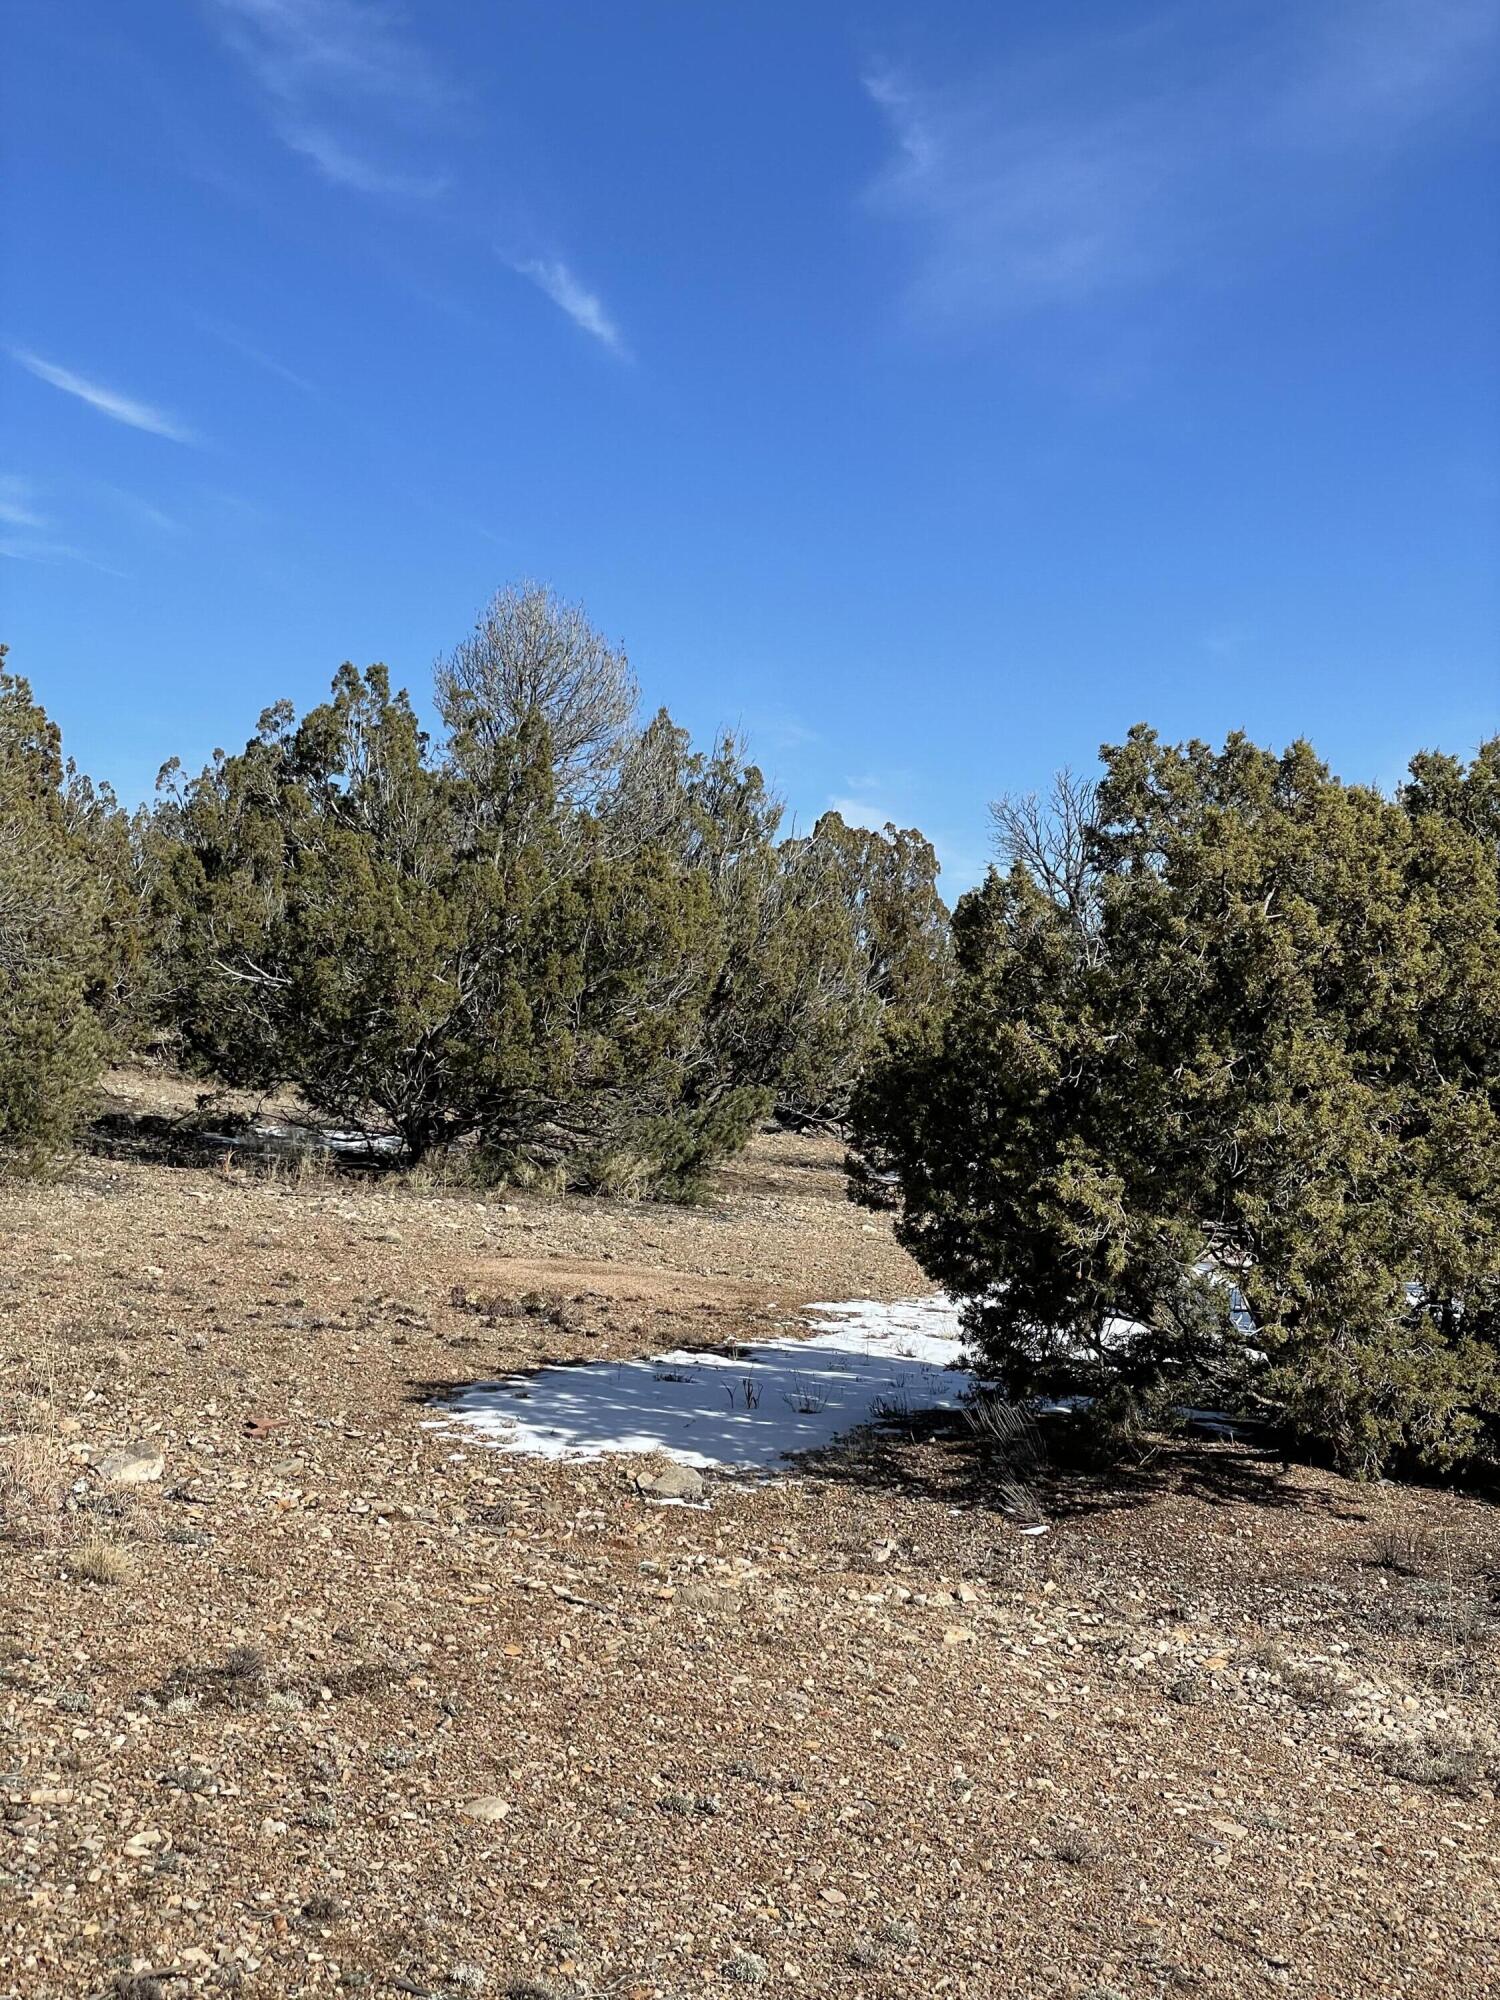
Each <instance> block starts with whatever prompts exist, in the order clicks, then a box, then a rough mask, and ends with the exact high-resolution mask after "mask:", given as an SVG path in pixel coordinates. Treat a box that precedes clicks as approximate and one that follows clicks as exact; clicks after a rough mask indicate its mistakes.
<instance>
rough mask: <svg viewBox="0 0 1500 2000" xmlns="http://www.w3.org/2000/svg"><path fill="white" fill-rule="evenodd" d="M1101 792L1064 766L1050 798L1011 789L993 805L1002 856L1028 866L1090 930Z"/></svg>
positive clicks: (1084, 928) (1094, 910)
mask: <svg viewBox="0 0 1500 2000" xmlns="http://www.w3.org/2000/svg"><path fill="white" fill-rule="evenodd" d="M1098 790H1099V788H1098V786H1097V785H1096V784H1094V783H1093V782H1092V781H1091V780H1090V779H1087V778H1079V777H1077V776H1075V775H1074V773H1073V772H1072V771H1069V770H1062V771H1059V772H1058V774H1057V776H1056V777H1055V778H1054V779H1053V780H1052V783H1051V785H1050V786H1049V787H1048V790H1047V795H1046V797H1045V798H1043V797H1042V796H1041V795H1040V794H1039V793H1036V792H1025V793H1007V794H1006V795H1005V797H1004V798H999V799H995V800H994V801H993V802H992V804H991V806H990V823H991V825H992V826H993V827H994V829H995V846H996V848H997V849H998V851H999V853H1000V856H1001V859H1002V860H1004V861H1006V862H1008V863H1009V864H1010V865H1011V867H1016V866H1020V867H1023V868H1024V869H1025V870H1026V872H1027V874H1028V875H1030V877H1031V879H1032V880H1033V881H1034V882H1035V883H1036V884H1037V886H1038V887H1039V888H1041V889H1044V890H1045V891H1046V893H1047V894H1048V896H1050V897H1051V899H1052V901H1053V902H1054V903H1056V904H1057V906H1058V908H1059V909H1062V910H1066V911H1067V912H1068V914H1069V916H1070V917H1072V919H1073V921H1074V922H1075V923H1076V924H1077V925H1078V926H1079V928H1080V929H1081V930H1082V931H1084V932H1089V931H1092V930H1093V928H1094V924H1095V919H1096V916H1097V880H1096V871H1095V869H1094V867H1093V854H1092V851H1091V847H1090V834H1091V832H1092V830H1093V826H1094V821H1095V817H1096V814H1097V810H1098Z"/></svg>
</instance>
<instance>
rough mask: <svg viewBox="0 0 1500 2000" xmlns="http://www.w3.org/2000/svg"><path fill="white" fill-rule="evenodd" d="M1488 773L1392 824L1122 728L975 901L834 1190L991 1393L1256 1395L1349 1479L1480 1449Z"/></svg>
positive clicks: (1495, 1311) (1490, 1103)
mask: <svg viewBox="0 0 1500 2000" xmlns="http://www.w3.org/2000/svg"><path fill="white" fill-rule="evenodd" d="M1497 765H1500V755H1497V746H1496V745H1489V746H1487V747H1486V749H1485V750H1484V751H1482V752H1481V754H1480V757H1479V758H1478V760H1477V761H1476V763H1475V764H1474V765H1473V766H1472V767H1470V768H1469V769H1468V770H1467V771H1466V770H1464V769H1463V768H1462V767H1460V766H1458V765H1456V764H1454V763H1452V762H1451V760H1446V759H1441V758H1419V759H1418V760H1417V761H1416V763H1415V764H1414V766H1413V776H1412V782H1411V785H1410V786H1409V787H1408V788H1407V789H1406V791H1405V792H1404V793H1403V794H1402V796H1401V797H1400V798H1399V799H1397V800H1394V801H1392V800H1387V799H1383V798H1381V797H1380V796H1379V795H1377V794H1376V793H1374V792H1371V791H1368V790H1365V789H1362V788H1359V787H1348V786H1344V785H1341V784H1339V783H1338V782H1337V781H1335V780H1334V779H1332V778H1331V777H1330V776H1329V774H1328V772H1327V771H1326V769H1325V768H1324V767H1323V766H1322V765H1321V764H1320V763H1319V762H1318V761H1317V759H1316V758H1315V757H1314V756H1313V754H1312V752H1311V751H1310V750H1309V749H1308V747H1307V746H1306V745H1305V744H1297V745H1294V746H1293V747H1292V748H1291V749H1290V750H1288V751H1287V752H1286V753H1285V754H1284V755H1282V756H1280V757H1277V756H1275V755H1272V754H1271V753H1269V752H1266V751H1263V750H1259V749H1257V748H1256V747H1255V746H1253V745H1251V744H1250V743H1248V742H1246V741H1245V740H1244V739H1243V738H1242V737H1238V736H1236V737H1231V738H1230V740H1229V741H1228V742H1227V743H1226V745H1225V747H1224V749H1223V750H1222V751H1220V752H1214V751H1213V750H1211V749H1210V748H1208V747H1207V746H1205V745H1203V744H1198V743H1194V744H1189V745H1187V746H1185V747H1183V748H1175V749H1174V748H1170V747H1167V746H1164V745H1162V744H1161V743H1159V742H1158V740H1157V739H1156V737H1155V736H1154V735H1153V734H1152V733H1151V732H1150V731H1148V730H1145V729H1137V730H1134V731H1132V733H1131V735H1130V737H1129V739H1128V741H1127V742H1126V743H1125V744H1123V745H1121V746H1119V747H1118V748H1114V749H1108V750H1106V751H1105V752H1104V767H1105V772H1104V778H1103V781H1102V783H1101V784H1100V786H1099V788H1098V793H1097V797H1096V798H1095V799H1094V800H1093V801H1092V803H1091V810H1090V812H1089V813H1088V815H1087V817H1086V819H1083V820H1081V821H1080V822H1079V823H1078V825H1077V827H1076V829H1075V833H1076V840H1075V852H1074V853H1073V855H1072V856H1071V859H1070V862H1069V865H1066V866H1062V867H1058V868H1052V867H1041V866H1038V865H1036V864H1035V861H1034V858H1033V857H1034V854H1035V851H1036V850H1035V845H1034V843H1026V842H1022V844H1021V848H1020V851H1019V852H1018V853H1016V854H1015V856H1014V858H1013V860H1012V865H1011V866H1010V868H1009V869H1008V871H1007V872H1005V873H1003V874H1002V873H1000V872H999V871H995V870H992V871H991V873H990V876H989V878H988V880H987V881H986V883H985V884H984V886H983V887H982V888H980V889H978V890H976V891H974V892H973V893H972V894H971V895H970V896H968V897H966V898H964V900H963V901H962V903H961V904H960V906H959V909H958V912H957V915H956V918H955V927H954V928H955V944H956V953H957V961H958V978H957V985H956V991H955V997H954V1003H953V1007H952V1011H951V1013H950V1015H949V1016H948V1018H947V1020H946V1022H945V1023H944V1024H943V1025H942V1027H941V1028H940V1029H931V1028H929V1029H928V1030H927V1031H926V1032H925V1033H919V1034H917V1035H916V1036H913V1037H908V1038H907V1039H906V1040H905V1042H903V1043H898V1045H897V1046H896V1047H895V1048H894V1049H893V1050H892V1052H891V1054H890V1055H889V1057H888V1059H887V1060H885V1061H883V1062H882V1063H881V1064H879V1065H878V1066H877V1068H876V1069H875V1070H874V1072H873V1073H872V1074H871V1076H870V1078H869V1080H868V1081H867V1083H866V1084H865V1085H864V1087H863V1088H862V1089H861V1091H860V1092H859V1094H858V1097H857V1100H856V1106H855V1113H854V1124H855V1134H856V1146H855V1156H854V1161H853V1166H854V1178H855V1188H856V1191H857V1192H858V1193H859V1194H860V1195H861V1196H862V1198H864V1199H866V1200H872V1201H881V1200H899V1202H900V1203H901V1206H902V1217H901V1221H900V1223H899V1229H900V1232H901V1234H902V1237H903V1240H904V1241H905V1242H906V1243H907V1244H908V1245H909V1247H910V1248H911V1249H912V1250H913V1251H914V1252H915V1254H916V1255H917V1256H918V1258H919V1259H920V1260H921V1262H922V1263H923V1265H924V1267H925V1268H926V1269H927V1270H928V1271H929V1273H931V1274H932V1275H933V1276H934V1277H935V1278H936V1279H938V1280H939V1281H940V1282H942V1283H943V1284H944V1285H945V1286H947V1287H948V1288H949V1289H950V1290H951V1291H952V1292H953V1293H954V1294H955V1295H956V1296H958V1297H959V1298H961V1299H963V1300H964V1301H965V1303H966V1310H967V1315H968V1319H969V1322H970V1324H971V1326H972V1328H973V1330H974V1332H975V1335H976V1337H977V1338H978V1340H979V1341H980V1342H981V1344H982V1345H983V1346H984V1348H985V1349H986V1350H987V1352H988V1354H989V1355H990V1357H991V1359H992V1360H993V1361H994V1362H995V1363H996V1365H997V1366H998V1367H999V1368H1000V1369H1001V1370H1002V1371H1003V1372H1004V1373H1005V1374H1006V1376H1007V1378H1008V1380H1009V1382H1010V1385H1011V1387H1012V1388H1013V1389H1019V1388H1022V1387H1030V1386H1046V1387H1049V1388H1054V1389H1083V1390H1088V1391H1092V1392H1094V1393H1100V1392H1102V1391H1106V1390H1109V1389H1111V1388H1112V1387H1114V1386H1115V1385H1121V1384H1123V1385H1125V1386H1126V1387H1127V1388H1130V1389H1132V1390H1133V1391H1135V1392H1136V1393H1138V1394H1147V1393H1157V1392H1159V1391H1160V1390H1161V1389H1162V1388H1163V1386H1166V1387H1167V1388H1170V1389H1171V1390H1172V1391H1173V1392H1174V1393H1176V1394H1178V1395H1180V1396H1181V1397H1182V1398H1183V1399H1185V1400H1186V1399H1196V1398H1201V1397H1205V1396H1208V1397H1215V1398H1220V1397H1225V1396H1230V1395H1235V1394H1241V1395H1253V1396H1255V1397H1258V1398H1260V1399H1261V1400H1262V1401H1263V1403H1264V1404H1265V1405H1266V1406H1268V1407H1269V1408H1271V1409H1272V1410H1273V1411H1276V1412H1278V1413H1279V1414H1280V1415H1281V1417H1282V1418H1283V1419H1284V1421H1286V1422H1287V1423H1288V1424H1289V1425H1290V1426H1292V1427H1293V1428H1295V1429H1297V1430H1298V1431H1300V1432H1301V1433H1303V1434H1304V1435H1306V1436H1308V1437H1311V1438H1316V1439H1319V1440H1322V1441H1325V1442H1326V1443H1327V1444H1329V1445H1330V1446H1331V1448H1332V1449H1333V1451H1334V1453H1335V1454H1336V1456H1337V1458H1338V1460H1339V1462H1340V1463H1341V1464H1342V1465H1344V1466H1346V1467H1347V1468H1348V1469H1350V1470H1352V1471H1356V1472H1362V1473H1368V1472H1372V1471H1374V1470H1376V1469H1378V1467H1379V1466H1380V1465H1381V1464H1383V1463H1384V1462H1386V1461H1387V1460H1388V1459H1389V1458H1390V1457H1391V1456H1392V1455H1395V1454H1399V1453H1402V1452H1406V1453H1410V1454H1412V1455H1414V1456H1415V1457H1417V1458H1420V1459H1422V1460H1423V1461H1425V1462H1428V1463H1434V1464H1441V1463H1446V1462H1449V1461H1451V1460H1452V1459H1453V1458H1454V1457H1455V1456H1458V1455H1461V1454H1463V1453H1465V1452H1467V1451H1471V1450H1473V1449H1474V1448H1475V1447H1476V1445H1477V1444H1478V1443H1479V1441H1480V1439H1481V1437H1482V1435H1483V1427H1484V1423H1485V1420H1486V1417H1487V1415H1490V1414H1493V1413H1494V1412H1495V1410H1496V1409H1497V1407H1500V1373H1497V1328H1500V1116H1497V1113H1500V846H1497V841H1496V837H1495V827H1496V817H1495V803H1494V802H1495V798H1496V772H1497ZM1232 1288H1237V1291H1238V1295H1239V1297H1240V1298H1241V1299H1242V1301H1243V1304H1244V1307H1245V1309H1246V1310H1245V1311H1244V1312H1242V1313H1239V1314H1236V1313H1234V1312H1233V1311H1232V1310H1231V1303H1232V1298H1233V1296H1234V1292H1233V1290H1232Z"/></svg>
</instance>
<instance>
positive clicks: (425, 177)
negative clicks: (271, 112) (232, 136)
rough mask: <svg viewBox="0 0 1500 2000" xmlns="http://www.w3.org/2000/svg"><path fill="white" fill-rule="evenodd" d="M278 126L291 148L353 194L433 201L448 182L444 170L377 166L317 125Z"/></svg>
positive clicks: (329, 179) (325, 176)
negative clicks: (403, 170)
mask: <svg viewBox="0 0 1500 2000" xmlns="http://www.w3.org/2000/svg"><path fill="white" fill-rule="evenodd" d="M278 129H279V130H280V133H281V137H282V139H283V140H284V141H285V143H286V144H287V145H288V146H290V147H291V149H292V151H293V152H294V153H300V154H301V155H302V157H303V158H304V159H306V160H311V161H312V163H313V165H314V166H315V167H316V168H317V170H318V172H319V173H320V174H321V175H322V176H323V178H324V180H326V181H332V182H333V184H334V186H335V187H346V188H353V189H354V191H355V193H356V194H383V195H395V196H399V197H403V198H405V199H407V200H411V201H433V200H435V199H436V198H437V196H438V195H440V194H442V193H443V192H444V190H445V189H446V188H447V187H448V185H449V182H448V178H447V176H446V175H445V174H406V173H401V172H399V171H397V170H396V169H394V168H391V167H382V166H377V165H376V163H375V162H374V161H373V160H368V159H366V158H365V157H364V155H363V154H360V153H356V152H353V151H352V150H351V149H350V148H349V147H348V146H346V145H344V143H343V142H342V140H340V139H336V138H335V137H334V135H333V134H332V133H331V132H327V131H325V130H324V129H323V128H322V127H321V126H318V125H283V126H281V127H279V128H278Z"/></svg>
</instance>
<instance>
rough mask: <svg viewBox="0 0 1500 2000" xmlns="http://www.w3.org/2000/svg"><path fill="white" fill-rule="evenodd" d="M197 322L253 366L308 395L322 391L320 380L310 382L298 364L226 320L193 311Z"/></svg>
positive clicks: (197, 325) (199, 327)
mask: <svg viewBox="0 0 1500 2000" xmlns="http://www.w3.org/2000/svg"><path fill="white" fill-rule="evenodd" d="M193 324H194V325H195V326H196V327H197V328H198V329H199V331H200V332H202V333H206V334H209V335H210V336H211V337H212V338H213V339H214V340H218V341H222V342H223V344H224V346H225V347H227V348H229V349H230V350H231V352H233V353H235V354H238V355H239V356H240V358H241V360H243V361H248V362H249V363H250V364H251V366H252V367H254V368H259V369H261V370H263V371H264V373H266V374H267V375H274V376H275V377H276V379H277V381H279V382H286V383H288V384H290V386H291V387H292V388H293V389H300V390H301V391H302V393H303V395H305V396H316V395H317V394H318V393H319V390H318V387H317V384H316V383H314V382H309V381H308V379H307V377H306V376H305V375H299V374H298V373H297V371H296V369H295V368H288V367H287V365H286V363H285V362H284V361H278V360H277V358H276V356H275V355H274V354H268V353H267V352H266V350H265V349H264V348H263V347H258V346H257V345H256V343H255V342H254V341H253V340H247V339H246V338H245V336H244V334H242V333H241V332H240V331H239V330H238V329H237V328H236V327H232V326H227V325H226V324H225V323H224V321H223V320H217V319H207V318H205V317H204V316H203V315H202V314H201V313H195V314H194V315H193Z"/></svg>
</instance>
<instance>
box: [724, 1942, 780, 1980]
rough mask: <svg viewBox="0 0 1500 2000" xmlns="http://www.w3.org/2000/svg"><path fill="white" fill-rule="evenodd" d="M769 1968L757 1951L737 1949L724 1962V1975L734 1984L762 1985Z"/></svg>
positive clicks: (768, 1976) (769, 1973) (767, 1977)
mask: <svg viewBox="0 0 1500 2000" xmlns="http://www.w3.org/2000/svg"><path fill="white" fill-rule="evenodd" d="M770 1976H771V1968H770V1966H769V1965H767V1963H766V1961H765V1960H764V1959H763V1958H762V1957H761V1955H760V1953H759V1952H758V1951H737V1952H736V1953H735V1954H734V1956H733V1957H732V1958H730V1959H727V1960H726V1961H725V1964H724V1977H725V1978H726V1979H732V1980H733V1981H734V1983H735V1985H736V1986H764V1985H765V1983H766V1981H767V1980H768V1979H769V1978H770Z"/></svg>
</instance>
